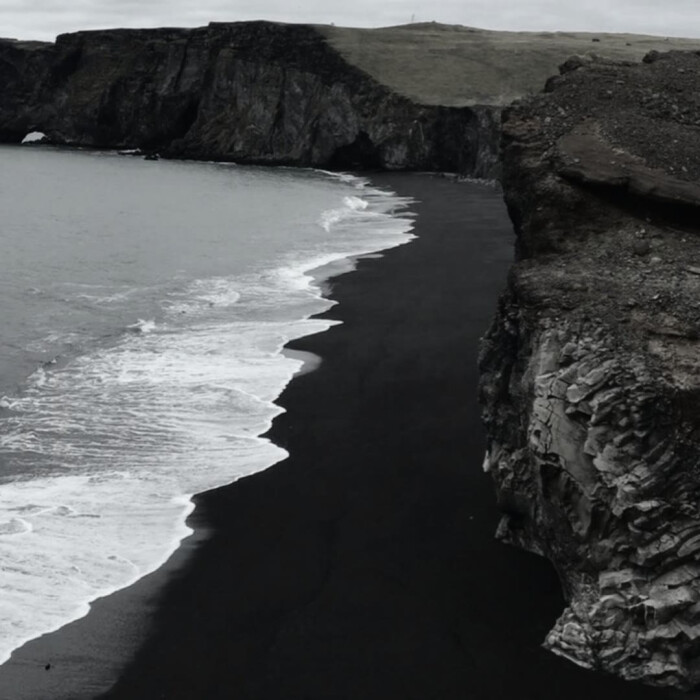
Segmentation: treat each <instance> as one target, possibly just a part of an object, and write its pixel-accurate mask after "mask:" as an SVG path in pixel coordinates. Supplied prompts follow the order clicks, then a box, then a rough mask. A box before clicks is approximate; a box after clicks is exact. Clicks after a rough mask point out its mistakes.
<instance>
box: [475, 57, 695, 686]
mask: <svg viewBox="0 0 700 700" xmlns="http://www.w3.org/2000/svg"><path fill="white" fill-rule="evenodd" d="M653 58H654V60H647V61H645V62H644V63H640V64H635V65H632V64H624V65H623V64H612V63H607V62H601V61H592V62H588V63H578V65H575V64H576V63H577V62H576V61H570V62H567V65H566V68H565V71H564V72H563V74H562V75H561V76H559V77H557V78H555V79H553V80H552V81H550V83H549V86H548V90H549V92H548V93H546V94H543V95H541V96H538V97H536V98H532V99H530V100H528V101H524V102H521V103H519V104H516V105H515V106H513V107H512V108H511V109H510V110H509V111H508V112H507V114H506V115H505V118H504V126H503V129H504V134H503V142H502V145H503V160H504V162H503V168H504V178H503V182H504V189H505V195H506V201H507V204H508V207H509V211H510V213H511V217H512V219H513V221H514V224H515V229H516V233H517V237H518V239H517V240H518V244H517V245H518V262H517V263H516V264H515V265H514V267H513V269H512V272H511V274H510V277H509V284H508V289H507V290H506V292H505V293H504V295H503V297H502V300H501V303H500V309H499V312H498V315H497V317H496V319H495V321H494V323H493V326H492V328H491V329H490V331H489V333H488V336H487V337H486V339H485V342H484V345H483V350H482V357H481V370H482V386H481V400H482V404H483V416H484V421H485V425H486V428H487V432H488V453H487V458H486V463H485V464H486V468H487V469H488V470H489V471H490V472H491V474H492V476H493V478H494V481H495V484H496V488H497V493H498V498H499V503H500V506H501V508H502V509H503V512H504V515H503V519H502V522H501V525H500V528H499V535H500V536H501V537H502V538H504V539H505V540H506V541H508V542H511V543H514V544H517V545H520V546H522V547H524V548H527V549H529V550H532V551H535V552H539V553H541V554H543V555H544V556H547V557H548V558H549V559H551V561H552V562H553V563H554V565H555V567H556V568H557V570H558V572H559V574H560V577H561V580H562V584H563V588H564V592H565V594H566V596H567V598H568V603H569V605H568V607H567V608H566V610H565V611H564V612H563V614H562V616H561V618H560V619H559V620H558V622H557V623H556V625H555V627H554V629H552V631H551V632H550V633H549V635H548V637H547V639H546V642H545V644H546V646H547V647H549V648H550V649H552V650H553V651H554V652H556V653H558V654H561V655H563V656H565V657H568V658H569V659H571V660H573V661H575V662H576V663H579V664H581V665H583V666H586V667H589V668H595V669H601V670H605V671H609V672H612V673H615V674H618V675H620V676H622V677H624V678H628V679H640V680H643V681H645V682H648V683H652V684H656V685H669V686H676V687H679V688H684V689H687V688H691V687H693V686H696V685H697V684H698V683H699V682H700V512H699V510H698V497H699V495H700V344H699V343H698V338H699V337H700V276H699V275H698V272H697V271H698V270H700V235H698V234H699V233H700V231H699V230H698V228H699V225H698V222H699V221H700V186H699V185H698V178H699V176H700V90H699V88H700V78H699V74H700V56H698V55H696V54H693V53H687V54H676V53H671V54H662V55H658V56H655V57H653Z"/></svg>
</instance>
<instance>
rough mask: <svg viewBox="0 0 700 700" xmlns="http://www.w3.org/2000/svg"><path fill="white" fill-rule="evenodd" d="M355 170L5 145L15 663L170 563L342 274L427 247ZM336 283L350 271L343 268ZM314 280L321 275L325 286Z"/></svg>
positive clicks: (2, 646) (249, 455)
mask: <svg viewBox="0 0 700 700" xmlns="http://www.w3.org/2000/svg"><path fill="white" fill-rule="evenodd" d="M409 204H410V202H409V201H408V200H406V199H402V198H399V197H397V196H395V195H394V194H392V193H390V192H384V191H381V190H378V189H375V188H373V187H371V186H370V185H369V184H368V183H367V182H366V181H364V180H362V179H359V178H357V177H353V176H350V175H332V174H330V173H324V172H319V171H300V170H292V169H280V168H276V169H262V168H247V167H240V166H233V165H225V164H212V163H180V162H173V161H158V162H146V161H144V160H142V159H140V158H132V157H125V156H119V155H117V154H114V153H102V152H82V151H61V150H56V149H51V148H47V147H37V146H20V147H9V146H7V147H0V270H1V274H0V319H1V322H2V333H0V662H2V661H5V660H7V659H8V658H9V656H10V654H11V652H12V650H13V649H15V648H17V647H18V646H20V645H21V644H22V643H24V642H25V641H27V640H29V639H32V638H34V637H37V636H39V635H40V634H43V633H45V632H48V631H51V630H54V629H57V628H58V627H61V626H62V625H64V624H65V623H67V622H69V621H71V620H73V619H76V618H78V617H80V616H82V615H84V614H85V613H87V611H88V607H89V603H90V601H92V600H94V599H96V598H98V597H101V596H103V595H106V594H107V593H110V592H112V591H114V590H117V589H119V588H122V587H124V586H126V585H129V584H130V583H132V582H134V581H135V580H137V579H138V578H140V577H142V576H144V575H145V574H147V573H149V572H150V571H153V570H154V569H155V568H157V567H158V566H160V565H161V564H162V563H163V562H164V561H165V560H166V559H167V558H168V556H169V555H170V554H171V553H172V552H173V551H174V549H175V548H176V547H177V546H178V544H179V542H180V541H181V540H182V538H184V537H185V536H187V534H188V533H189V529H188V528H187V526H186V524H185V520H186V517H187V515H188V514H189V513H190V511H191V508H192V506H191V503H190V498H191V496H192V495H193V494H195V493H199V492H202V491H205V490H208V489H211V488H214V487H217V486H221V485H223V484H227V483H230V482H232V481H234V480H236V479H237V478H239V477H241V476H244V475H246V474H250V473H252V472H255V471H259V470H261V469H264V468H266V467H268V466H270V465H272V464H273V463H275V462H277V461H279V460H280V459H283V458H284V457H285V455H286V453H285V452H284V450H282V449H281V448H279V447H277V446H275V445H273V444H271V443H270V442H269V441H267V440H265V439H263V438H260V437H258V436H259V435H261V434H262V433H264V432H265V431H266V430H267V429H268V428H269V426H270V424H271V421H272V419H273V418H274V416H275V415H277V414H278V413H279V412H280V410H281V409H280V408H278V407H277V406H276V405H275V403H274V401H275V398H276V397H277V396H278V395H279V394H280V393H281V391H282V389H283V388H284V386H285V385H286V384H287V383H288V382H289V380H290V379H291V377H292V376H293V375H294V373H295V372H296V371H298V370H299V369H300V367H301V365H302V361H301V360H300V359H298V358H294V357H289V356H285V355H284V354H283V353H282V348H283V346H284V344H285V343H286V342H287V341H288V340H290V339H292V338H296V337H300V336H303V335H307V334H310V333H316V332H319V331H323V330H325V329H326V328H328V327H329V325H330V324H331V322H329V321H322V320H318V319H313V318H311V316H312V315H313V314H316V313H319V312H321V311H323V310H325V309H327V308H328V307H329V306H330V304H331V302H329V301H328V300H327V299H324V298H323V296H322V294H321V289H320V287H319V286H318V284H319V282H318V280H319V279H321V278H322V277H323V273H319V272H318V270H319V268H320V269H321V270H325V274H326V275H328V274H331V271H332V270H333V269H334V267H333V265H330V264H331V263H336V264H337V263H338V262H339V261H342V260H347V259H348V258H349V257H352V256H358V255H362V254H366V253H372V252H376V251H378V250H382V249H385V248H390V247H393V246H396V245H400V244H403V243H405V242H407V241H409V240H410V238H411V234H410V230H411V221H412V219H411V215H410V213H409V211H408V206H409ZM336 269H337V268H336ZM312 270H315V271H316V272H315V273H314V275H313V276H312V275H311V274H310V272H311V271H312Z"/></svg>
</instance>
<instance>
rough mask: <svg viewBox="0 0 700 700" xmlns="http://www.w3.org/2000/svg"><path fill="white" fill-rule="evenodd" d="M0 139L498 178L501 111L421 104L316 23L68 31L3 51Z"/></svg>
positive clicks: (3, 46)
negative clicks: (335, 43) (360, 64)
mask: <svg viewBox="0 0 700 700" xmlns="http://www.w3.org/2000/svg"><path fill="white" fill-rule="evenodd" d="M0 87H1V88H2V89H1V90H0V95H1V97H0V140H2V141H5V142H8V141H9V142H16V141H19V140H21V139H22V137H23V136H24V135H25V134H26V133H27V132H28V131H41V132H43V133H46V134H47V135H48V136H49V138H50V139H51V140H52V141H54V142H56V143H68V144H74V145H82V146H95V147H110V148H140V149H145V150H157V151H160V152H162V153H164V154H165V155H168V156H173V157H181V158H198V159H216V160H235V161H237V162H241V163H269V164H290V165H302V166H321V167H331V168H386V169H413V170H416V169H418V170H446V171H457V172H463V173H468V174H473V175H486V174H490V173H491V172H492V170H493V168H494V167H495V163H496V150H497V149H496V142H497V136H496V135H497V131H498V129H497V126H496V125H497V120H498V114H497V113H495V112H494V110H493V109H491V108H485V107H484V108H480V107H463V108H456V107H439V106H426V105H419V104H416V103H414V102H412V101H411V100H409V99H407V98H405V97H402V96H400V95H398V94H396V93H395V92H392V91H391V90H389V89H388V88H386V87H384V86H382V85H380V84H379V83H377V82H376V81H375V80H374V79H372V78H371V77H370V76H368V75H367V74H366V73H364V72H363V71H361V70H359V69H358V68H356V67H354V66H352V65H350V64H349V63H347V62H346V61H345V60H344V59H343V58H342V57H341V56H340V54H338V53H337V51H335V50H334V49H333V48H331V47H330V46H329V45H328V44H327V42H326V40H325V39H324V37H323V36H322V35H321V34H320V33H319V32H318V31H317V30H316V29H315V28H313V27H311V26H307V25H284V24H274V23H269V22H245V23H235V24H210V25H209V26H208V27H203V28H200V29H193V30H186V29H147V30H132V29H119V30H105V31H90V32H78V33H75V34H64V35H61V36H59V37H58V39H57V41H56V44H55V45H53V44H37V43H27V42H24V43H20V42H12V41H5V40H3V41H0Z"/></svg>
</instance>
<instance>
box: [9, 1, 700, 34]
mask: <svg viewBox="0 0 700 700" xmlns="http://www.w3.org/2000/svg"><path fill="white" fill-rule="evenodd" d="M251 19H268V20H275V21H281V22H317V23H325V24H330V23H331V22H334V23H335V24H337V25H341V26H349V27H379V26H388V25H394V24H406V23H408V22H411V21H415V22H427V21H431V20H435V21H437V22H445V23H449V24H463V25H467V26H472V27H482V28H487V29H512V30H521V29H522V30H525V29H527V30H538V29H539V30H551V31H556V30H577V31H593V32H604V31H609V32H635V33H641V34H658V35H661V36H688V37H690V36H692V37H700V0H437V1H436V0H430V1H427V2H426V1H424V2H418V0H343V1H342V2H339V1H338V0H0V36H10V37H16V38H20V39H53V38H54V37H55V36H56V34H60V33H61V32H66V31H74V30H77V29H97V28H104V27H156V26H171V27H172V26H181V27H194V26H201V25H204V24H207V23H208V22H210V21H212V20H216V21H225V22H235V21H240V20H251Z"/></svg>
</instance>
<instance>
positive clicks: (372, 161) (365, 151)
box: [328, 131, 382, 170]
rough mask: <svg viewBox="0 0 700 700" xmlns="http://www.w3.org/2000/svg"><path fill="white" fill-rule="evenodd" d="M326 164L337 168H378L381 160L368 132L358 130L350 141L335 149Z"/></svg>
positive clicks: (380, 165)
mask: <svg viewBox="0 0 700 700" xmlns="http://www.w3.org/2000/svg"><path fill="white" fill-rule="evenodd" d="M328 165H329V167H331V168H334V169H337V170H374V169H376V170H380V169H381V167H382V161H381V157H380V155H379V150H378V149H377V147H376V146H375V144H374V142H373V141H372V139H371V138H370V137H369V134H367V132H365V131H360V132H359V133H358V134H357V137H356V138H355V140H354V141H353V142H352V143H349V144H346V145H345V146H340V147H339V148H337V149H336V150H335V152H334V153H333V155H332V156H331V158H330V160H329V161H328Z"/></svg>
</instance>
